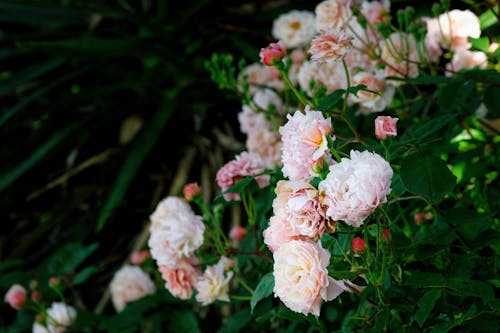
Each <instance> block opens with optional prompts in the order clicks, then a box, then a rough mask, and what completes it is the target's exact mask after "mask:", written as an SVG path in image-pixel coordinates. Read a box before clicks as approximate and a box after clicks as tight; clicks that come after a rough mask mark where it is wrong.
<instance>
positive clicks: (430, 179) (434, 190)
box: [400, 154, 456, 202]
mask: <svg viewBox="0 0 500 333" xmlns="http://www.w3.org/2000/svg"><path fill="white" fill-rule="evenodd" d="M400 176H401V180H402V181H403V184H404V185H405V187H406V188H407V189H408V191H409V192H411V193H414V194H420V195H424V196H426V197H428V198H430V199H431V200H432V201H433V202H437V201H439V200H440V199H441V198H442V197H443V196H444V195H445V194H447V193H449V192H451V191H452V190H453V188H454V187H455V184H456V177H455V176H454V175H453V173H452V172H451V171H450V170H449V169H448V167H447V166H446V163H445V162H444V161H443V160H441V159H440V158H438V157H435V156H432V155H429V154H414V155H412V156H410V157H408V158H406V159H405V160H404V161H403V163H402V164H401V172H400Z"/></svg>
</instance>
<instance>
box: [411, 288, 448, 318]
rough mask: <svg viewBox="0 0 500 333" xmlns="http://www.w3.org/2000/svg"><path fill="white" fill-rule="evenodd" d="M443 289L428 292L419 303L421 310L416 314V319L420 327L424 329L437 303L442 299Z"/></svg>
mask: <svg viewBox="0 0 500 333" xmlns="http://www.w3.org/2000/svg"><path fill="white" fill-rule="evenodd" d="M441 294H442V292H441V289H438V288H433V289H431V290H429V291H427V292H426V293H425V294H424V296H422V298H420V300H419V301H418V302H417V305H418V307H419V309H418V310H417V312H416V313H415V319H416V321H417V322H418V325H419V326H420V327H422V325H423V324H424V323H425V321H426V320H427V318H429V315H430V314H431V312H432V309H434V306H435V305H436V301H437V300H438V299H439V298H440V297H441Z"/></svg>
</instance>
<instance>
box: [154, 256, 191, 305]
mask: <svg viewBox="0 0 500 333" xmlns="http://www.w3.org/2000/svg"><path fill="white" fill-rule="evenodd" d="M194 262H196V260H195V261H193V260H192V259H191V260H188V259H183V260H181V261H180V262H178V263H177V265H176V266H175V267H174V268H168V267H167V266H160V267H159V270H160V272H161V276H162V278H163V280H165V282H166V283H165V288H167V290H168V291H169V292H170V293H171V294H172V295H173V296H175V297H178V298H180V299H190V298H191V296H192V295H193V288H194V286H195V284H196V281H197V279H198V277H199V276H200V271H199V270H198V269H197V268H196V267H194V266H193V265H192V263H194Z"/></svg>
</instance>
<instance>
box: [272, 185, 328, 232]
mask: <svg viewBox="0 0 500 333" xmlns="http://www.w3.org/2000/svg"><path fill="white" fill-rule="evenodd" d="M273 211H274V214H275V215H281V216H283V217H285V219H286V220H287V221H288V224H289V226H290V231H291V233H292V235H294V236H306V237H309V238H311V239H315V238H317V237H321V235H322V234H323V232H324V231H325V228H326V221H325V219H326V215H325V208H324V207H323V206H322V205H321V203H320V202H319V193H318V191H317V190H316V189H315V188H314V187H313V186H312V185H311V184H309V183H307V182H304V181H300V180H299V181H286V180H280V181H279V182H278V184H277V186H276V198H275V199H274V201H273Z"/></svg>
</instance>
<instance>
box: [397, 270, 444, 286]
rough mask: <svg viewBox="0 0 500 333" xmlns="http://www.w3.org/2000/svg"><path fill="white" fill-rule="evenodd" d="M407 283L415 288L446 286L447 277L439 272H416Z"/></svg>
mask: <svg viewBox="0 0 500 333" xmlns="http://www.w3.org/2000/svg"><path fill="white" fill-rule="evenodd" d="M405 285H407V286H410V287H415V288H431V287H446V278H445V277H444V276H443V275H441V274H438V273H426V272H414V273H412V275H411V276H410V277H409V278H408V279H407V280H406V282H405Z"/></svg>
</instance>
